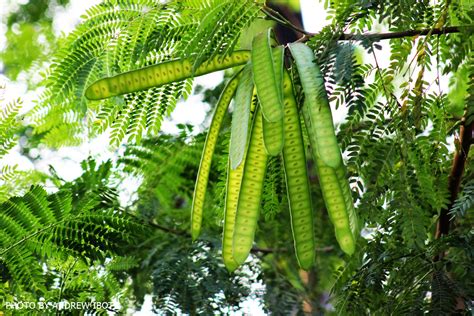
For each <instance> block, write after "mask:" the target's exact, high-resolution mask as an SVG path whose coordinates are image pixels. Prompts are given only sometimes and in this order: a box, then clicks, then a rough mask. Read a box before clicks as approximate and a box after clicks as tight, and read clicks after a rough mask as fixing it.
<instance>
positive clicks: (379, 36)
mask: <svg viewBox="0 0 474 316" xmlns="http://www.w3.org/2000/svg"><path fill="white" fill-rule="evenodd" d="M277 22H278V21H277ZM284 26H288V25H287V24H284ZM291 28H292V29H293V27H291ZM473 29H474V25H472V24H471V25H459V26H447V27H442V28H433V29H418V30H407V31H400V32H386V33H363V34H354V33H343V34H341V35H340V36H339V38H337V40H338V41H361V40H371V41H379V40H386V39H394V38H403V37H413V36H426V35H443V34H450V33H460V32H462V31H463V30H473ZM316 35H318V33H308V32H305V33H304V36H303V38H301V39H300V40H299V42H305V41H307V40H309V39H310V38H311V37H313V36H316Z"/></svg>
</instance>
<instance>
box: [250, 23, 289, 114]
mask: <svg viewBox="0 0 474 316" xmlns="http://www.w3.org/2000/svg"><path fill="white" fill-rule="evenodd" d="M270 35H271V29H269V30H268V32H267V33H260V34H258V35H257V36H255V37H254V39H253V41H252V66H253V79H254V82H255V86H256V88H257V95H258V100H259V101H260V105H261V108H262V113H263V116H264V117H265V119H266V120H267V121H269V122H276V121H280V120H282V118H283V101H282V97H281V89H279V86H278V85H279V84H280V85H281V81H280V83H278V82H277V76H276V75H275V67H274V60H273V55H272V48H271V45H270V41H271V39H270ZM281 65H282V64H281ZM278 71H280V72H281V69H280V70H278ZM280 79H281V75H280ZM280 87H281V86H280Z"/></svg>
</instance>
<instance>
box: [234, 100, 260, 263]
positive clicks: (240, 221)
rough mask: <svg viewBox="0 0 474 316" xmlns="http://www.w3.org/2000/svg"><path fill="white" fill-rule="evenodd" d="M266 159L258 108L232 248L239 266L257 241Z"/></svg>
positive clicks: (245, 168) (241, 187) (243, 179)
mask: <svg viewBox="0 0 474 316" xmlns="http://www.w3.org/2000/svg"><path fill="white" fill-rule="evenodd" d="M267 159H268V156H267V154H266V153H265V148H264V146H263V133H262V114H261V111H260V107H259V108H257V112H256V113H255V117H254V120H253V126H252V132H251V135H250V141H249V146H248V151H247V156H246V158H245V166H244V175H243V178H242V184H241V186H240V194H239V201H238V203H237V213H236V217H235V227H234V236H233V237H234V238H233V243H232V248H233V255H234V260H235V262H236V263H237V264H239V265H240V264H242V263H244V262H245V259H247V257H248V255H249V253H250V250H251V249H252V244H253V240H254V238H255V231H256V229H257V221H258V217H259V212H260V204H261V199H262V192H263V181H264V178H265V171H266V168H267Z"/></svg>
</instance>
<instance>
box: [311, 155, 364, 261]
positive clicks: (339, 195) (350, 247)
mask: <svg viewBox="0 0 474 316" xmlns="http://www.w3.org/2000/svg"><path fill="white" fill-rule="evenodd" d="M316 165H317V170H318V177H319V183H320V185H321V191H322V193H323V198H324V203H325V204H326V208H327V210H328V214H329V218H330V219H331V222H332V223H333V225H334V231H335V234H336V239H337V242H338V243H339V246H340V247H341V249H342V250H343V251H344V252H345V253H347V254H348V255H352V254H353V253H354V251H355V240H354V235H353V233H352V230H351V224H350V220H349V214H348V210H347V205H346V200H345V197H344V193H343V189H342V187H341V184H340V182H339V179H338V177H337V174H336V170H334V168H331V167H329V166H326V165H325V164H324V163H323V162H322V161H321V160H317V161H316Z"/></svg>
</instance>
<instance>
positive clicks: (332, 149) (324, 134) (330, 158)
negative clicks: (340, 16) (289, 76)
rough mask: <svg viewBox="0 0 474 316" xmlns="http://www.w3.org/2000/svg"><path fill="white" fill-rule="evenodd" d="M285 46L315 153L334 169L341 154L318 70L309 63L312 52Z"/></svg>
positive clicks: (311, 60)
mask: <svg viewBox="0 0 474 316" xmlns="http://www.w3.org/2000/svg"><path fill="white" fill-rule="evenodd" d="M289 47H290V51H291V54H292V56H293V58H294V60H295V63H296V68H297V69H298V74H299V77H300V81H301V85H302V86H303V90H304V95H305V101H304V107H305V108H306V111H307V112H308V120H309V121H310V122H311V124H310V126H311V128H312V133H311V134H312V135H313V138H314V139H313V143H314V150H315V151H316V156H317V157H319V159H321V160H322V161H323V162H324V164H325V165H327V166H329V167H332V168H337V167H339V166H340V165H341V164H342V157H341V151H340V148H339V146H338V144H337V138H336V134H335V131H334V125H333V121H332V114H331V108H330V107H329V101H328V97H327V94H326V90H325V88H324V79H323V77H322V74H321V71H320V70H319V68H318V66H317V65H316V64H315V63H314V62H313V60H314V54H313V51H312V50H311V48H309V47H308V46H306V45H305V44H302V43H293V44H290V45H289Z"/></svg>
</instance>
